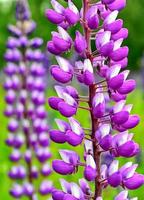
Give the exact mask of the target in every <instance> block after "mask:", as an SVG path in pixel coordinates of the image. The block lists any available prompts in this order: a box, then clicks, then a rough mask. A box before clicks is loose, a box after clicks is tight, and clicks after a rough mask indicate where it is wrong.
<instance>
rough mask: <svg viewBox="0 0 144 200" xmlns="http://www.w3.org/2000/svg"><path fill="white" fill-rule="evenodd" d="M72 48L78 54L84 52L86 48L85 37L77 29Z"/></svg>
mask: <svg viewBox="0 0 144 200" xmlns="http://www.w3.org/2000/svg"><path fill="white" fill-rule="evenodd" d="M74 48H75V50H76V51H77V53H79V54H80V55H81V54H83V53H85V50H86V48H87V43H86V40H85V37H84V36H83V35H82V34H81V33H80V32H79V31H76V37H75V41H74Z"/></svg>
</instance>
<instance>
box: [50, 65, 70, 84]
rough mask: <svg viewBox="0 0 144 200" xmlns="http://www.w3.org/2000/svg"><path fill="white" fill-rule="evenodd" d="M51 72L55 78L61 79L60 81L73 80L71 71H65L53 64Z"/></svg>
mask: <svg viewBox="0 0 144 200" xmlns="http://www.w3.org/2000/svg"><path fill="white" fill-rule="evenodd" d="M51 74H52V76H53V77H54V79H55V80H57V81H59V82H60V83H68V82H69V81H71V80H72V77H73V75H72V74H71V73H69V72H65V71H64V70H62V69H60V68H59V67H57V66H53V67H52V68H51Z"/></svg>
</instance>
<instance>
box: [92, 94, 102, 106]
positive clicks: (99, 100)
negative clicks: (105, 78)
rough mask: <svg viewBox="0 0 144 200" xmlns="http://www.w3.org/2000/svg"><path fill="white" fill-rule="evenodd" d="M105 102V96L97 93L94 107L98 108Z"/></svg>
mask: <svg viewBox="0 0 144 200" xmlns="http://www.w3.org/2000/svg"><path fill="white" fill-rule="evenodd" d="M104 101H105V99H104V95H103V94H102V93H97V94H96V95H95V97H94V98H93V106H97V105H98V104H99V103H103V102H104Z"/></svg>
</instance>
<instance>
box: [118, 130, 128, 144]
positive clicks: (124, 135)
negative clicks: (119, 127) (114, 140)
mask: <svg viewBox="0 0 144 200" xmlns="http://www.w3.org/2000/svg"><path fill="white" fill-rule="evenodd" d="M119 134H121V137H120V138H119V140H118V145H119V146H121V145H123V144H125V143H126V142H127V141H128V132H123V133H119Z"/></svg>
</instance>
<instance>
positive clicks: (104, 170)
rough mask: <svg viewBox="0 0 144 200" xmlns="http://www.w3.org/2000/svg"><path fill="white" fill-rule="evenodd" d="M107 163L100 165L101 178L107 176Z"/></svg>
mask: <svg viewBox="0 0 144 200" xmlns="http://www.w3.org/2000/svg"><path fill="white" fill-rule="evenodd" d="M107 170H108V169H107V165H102V166H101V176H102V178H103V179H105V178H106V176H107Z"/></svg>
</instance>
